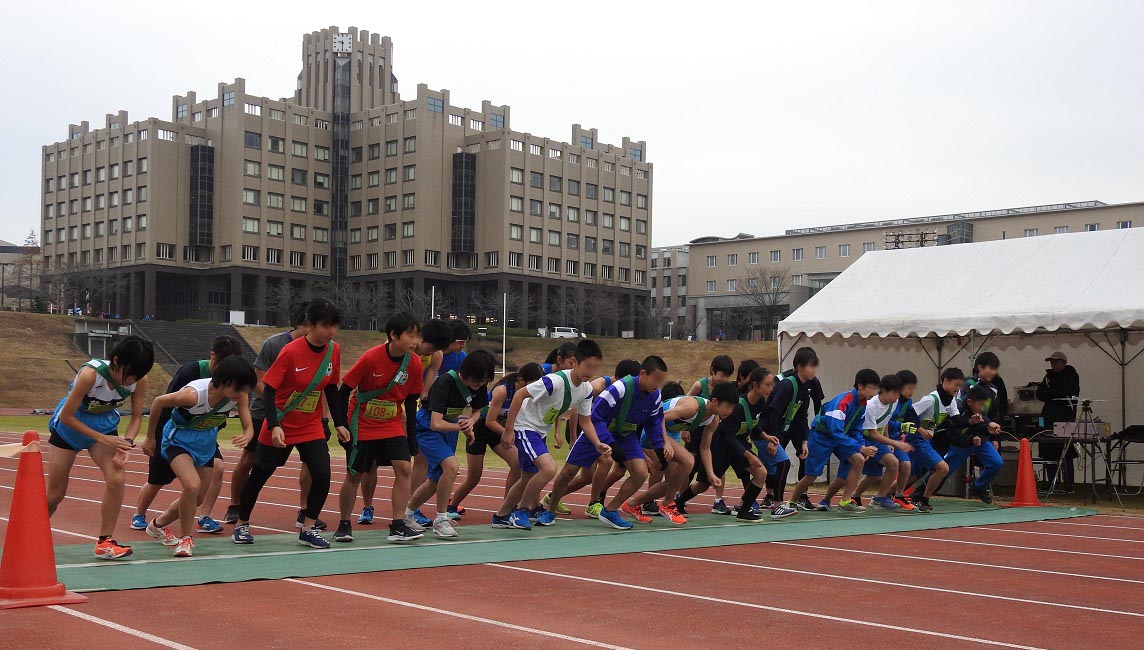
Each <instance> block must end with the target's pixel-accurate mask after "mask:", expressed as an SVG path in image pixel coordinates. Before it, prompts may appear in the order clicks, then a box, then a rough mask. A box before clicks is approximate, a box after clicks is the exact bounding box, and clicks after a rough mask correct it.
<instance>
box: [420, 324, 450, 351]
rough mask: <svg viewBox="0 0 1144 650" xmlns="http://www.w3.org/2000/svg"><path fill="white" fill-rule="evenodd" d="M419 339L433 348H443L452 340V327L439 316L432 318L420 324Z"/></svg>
mask: <svg viewBox="0 0 1144 650" xmlns="http://www.w3.org/2000/svg"><path fill="white" fill-rule="evenodd" d="M421 340H422V341H424V342H425V343H428V344H429V345H432V346H433V347H434V349H437V350H444V349H445V348H447V347H449V344H450V343H452V342H453V328H451V327H449V324H448V323H446V322H445V321H443V320H441V319H440V318H433V319H430V320H429V321H427V322H426V323H425V324H424V325H422V326H421Z"/></svg>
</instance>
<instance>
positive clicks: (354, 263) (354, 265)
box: [350, 255, 361, 271]
mask: <svg viewBox="0 0 1144 650" xmlns="http://www.w3.org/2000/svg"><path fill="white" fill-rule="evenodd" d="M350 270H351V271H360V270H361V255H351V256H350Z"/></svg>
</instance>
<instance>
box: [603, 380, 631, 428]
mask: <svg viewBox="0 0 1144 650" xmlns="http://www.w3.org/2000/svg"><path fill="white" fill-rule="evenodd" d="M622 381H623V383H624V397H623V399H621V400H620V408H619V411H618V412H617V413H616V417H615V418H613V419H612V421H611V422H609V423H608V431H611V432H612V433H614V434H616V435H617V436H626V435H630V434H631V433H632V432H634V431H635V430H636V428H637V427H636V425H635V424H632V423H630V422H628V411H630V410H631V408H632V400H633V399H635V392H636V390H637V388H636V382H637V381H638V380H637V379H636V378H635V377H632V376H628V377H624V378H623V380H622Z"/></svg>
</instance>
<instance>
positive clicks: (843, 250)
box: [838, 244, 850, 257]
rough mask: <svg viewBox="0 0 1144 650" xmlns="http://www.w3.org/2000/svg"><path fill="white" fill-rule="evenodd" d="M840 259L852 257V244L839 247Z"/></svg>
mask: <svg viewBox="0 0 1144 650" xmlns="http://www.w3.org/2000/svg"><path fill="white" fill-rule="evenodd" d="M838 257H850V244H839V245H838Z"/></svg>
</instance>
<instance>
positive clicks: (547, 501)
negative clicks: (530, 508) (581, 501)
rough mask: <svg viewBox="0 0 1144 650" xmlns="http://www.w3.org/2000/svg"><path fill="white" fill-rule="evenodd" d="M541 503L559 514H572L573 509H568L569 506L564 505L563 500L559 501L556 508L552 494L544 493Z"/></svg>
mask: <svg viewBox="0 0 1144 650" xmlns="http://www.w3.org/2000/svg"><path fill="white" fill-rule="evenodd" d="M540 505H542V506H544V507H545V509H547V510H552V511H553V512H555V513H556V514H558V515H570V514H572V511H571V510H569V509H568V506H566V505H564V502H563V501H559V502H557V503H556V508H553V507H552V495H551V494H546V495H544V498H543V499H541V500H540Z"/></svg>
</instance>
